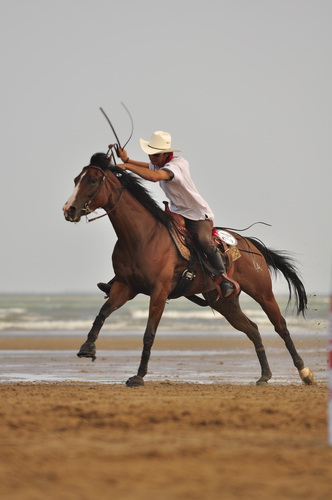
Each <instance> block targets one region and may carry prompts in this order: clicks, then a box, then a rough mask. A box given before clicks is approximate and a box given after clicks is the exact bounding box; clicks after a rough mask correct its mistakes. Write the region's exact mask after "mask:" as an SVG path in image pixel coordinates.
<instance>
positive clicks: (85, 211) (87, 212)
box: [83, 165, 125, 223]
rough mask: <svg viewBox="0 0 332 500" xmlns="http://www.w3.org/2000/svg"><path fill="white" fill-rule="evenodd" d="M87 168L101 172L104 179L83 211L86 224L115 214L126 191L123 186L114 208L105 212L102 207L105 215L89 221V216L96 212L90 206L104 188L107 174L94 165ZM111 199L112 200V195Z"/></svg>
mask: <svg viewBox="0 0 332 500" xmlns="http://www.w3.org/2000/svg"><path fill="white" fill-rule="evenodd" d="M86 168H87V169H88V168H94V169H96V170H99V171H100V172H101V173H102V174H103V178H102V180H101V183H100V184H99V186H98V188H97V189H96V192H95V193H94V194H93V195H92V196H91V198H90V199H89V200H88V201H87V202H86V203H85V205H84V209H83V210H84V213H85V217H86V222H87V223H88V222H93V221H95V220H97V219H101V217H105V215H108V214H110V213H111V212H113V210H115V209H116V207H117V206H118V205H119V203H120V201H121V198H122V195H123V191H124V190H125V188H124V187H122V186H121V187H120V188H119V189H120V196H119V199H118V201H117V202H116V204H115V205H114V207H112V208H111V209H110V210H105V209H104V208H103V207H100V208H103V210H105V213H104V214H102V215H98V216H97V217H94V218H93V219H88V215H89V214H91V213H92V212H93V211H94V210H91V209H90V204H91V202H92V201H93V200H94V198H95V197H96V196H97V194H98V193H99V191H100V189H101V187H102V186H103V184H104V182H105V180H106V179H107V174H106V173H105V171H104V170H102V169H101V168H100V167H95V166H94V165H89V166H88V167H86ZM110 198H111V195H110Z"/></svg>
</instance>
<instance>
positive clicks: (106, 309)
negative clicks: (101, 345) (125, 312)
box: [77, 281, 135, 361]
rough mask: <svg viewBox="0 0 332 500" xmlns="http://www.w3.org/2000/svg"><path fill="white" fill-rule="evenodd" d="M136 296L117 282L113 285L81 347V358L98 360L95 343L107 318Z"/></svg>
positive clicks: (79, 355)
mask: <svg viewBox="0 0 332 500" xmlns="http://www.w3.org/2000/svg"><path fill="white" fill-rule="evenodd" d="M134 296H135V294H131V293H130V290H129V288H128V287H127V286H126V285H124V284H123V283H119V282H117V281H115V282H114V283H113V284H112V288H111V290H110V293H109V297H108V299H107V301H106V302H105V303H104V304H103V306H102V308H101V309H100V311H99V314H98V315H97V316H96V318H95V320H94V322H93V324H92V327H91V330H90V331H89V333H88V336H87V340H86V341H85V342H84V344H82V345H81V347H80V350H79V352H78V353H77V356H78V357H79V358H91V359H92V361H94V360H95V359H96V345H95V342H96V340H97V338H98V336H99V332H100V330H101V329H102V326H103V324H104V322H105V320H106V318H108V316H110V314H112V312H114V311H115V310H116V309H119V308H120V307H121V306H123V305H124V304H125V303H126V302H127V301H128V300H130V299H132V298H133V297H134Z"/></svg>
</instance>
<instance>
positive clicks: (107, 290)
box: [97, 278, 115, 297]
mask: <svg viewBox="0 0 332 500" xmlns="http://www.w3.org/2000/svg"><path fill="white" fill-rule="evenodd" d="M114 279H115V278H112V279H111V281H109V282H108V283H97V287H98V288H99V290H101V291H102V292H104V294H105V295H106V296H107V297H108V296H109V294H110V291H111V288H112V285H113V282H114Z"/></svg>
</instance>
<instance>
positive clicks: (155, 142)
mask: <svg viewBox="0 0 332 500" xmlns="http://www.w3.org/2000/svg"><path fill="white" fill-rule="evenodd" d="M139 142H140V145H141V148H142V149H143V151H144V153H146V154H148V155H155V154H158V153H173V152H175V151H181V149H174V148H172V138H171V134H169V133H168V132H162V131H161V130H157V132H153V134H152V135H151V137H150V140H149V141H144V139H140V140H139Z"/></svg>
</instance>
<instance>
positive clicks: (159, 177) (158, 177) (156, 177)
mask: <svg viewBox="0 0 332 500" xmlns="http://www.w3.org/2000/svg"><path fill="white" fill-rule="evenodd" d="M118 166H119V167H120V168H122V169H123V170H130V171H131V172H134V174H137V175H139V176H140V177H142V179H145V180H147V181H151V182H159V181H168V180H169V179H170V178H171V177H172V176H173V174H172V172H170V171H169V170H164V169H159V170H151V169H149V164H148V163H142V162H138V161H133V160H129V162H127V163H124V164H122V165H118Z"/></svg>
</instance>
